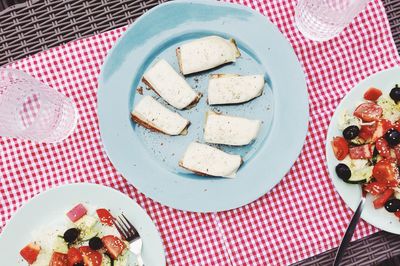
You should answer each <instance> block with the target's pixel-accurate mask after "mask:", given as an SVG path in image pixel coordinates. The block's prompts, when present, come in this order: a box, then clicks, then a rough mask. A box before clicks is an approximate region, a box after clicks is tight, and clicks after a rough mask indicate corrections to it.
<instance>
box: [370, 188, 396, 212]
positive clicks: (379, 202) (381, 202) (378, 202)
mask: <svg viewBox="0 0 400 266" xmlns="http://www.w3.org/2000/svg"><path fill="white" fill-rule="evenodd" d="M392 195H393V189H390V188H389V189H387V190H385V192H383V193H382V194H381V195H380V196H379V197H378V198H376V199H375V200H374V207H375V209H379V208H382V207H383V206H385V203H386V201H388V200H389V199H390V197H391V196H392Z"/></svg>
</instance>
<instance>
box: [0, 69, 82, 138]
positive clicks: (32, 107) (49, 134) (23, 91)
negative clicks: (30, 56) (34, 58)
mask: <svg viewBox="0 0 400 266" xmlns="http://www.w3.org/2000/svg"><path fill="white" fill-rule="evenodd" d="M76 120H77V113H76V111H75V106H74V104H73V102H72V101H71V100H70V99H68V98H67V97H66V96H64V95H63V94H61V93H59V92H58V91H56V90H55V89H52V88H50V87H48V86H46V85H45V84H43V83H41V82H40V81H38V80H36V79H34V78H33V77H31V76H30V75H28V74H26V73H25V72H23V71H20V70H15V69H6V68H0V136H4V137H16V138H21V139H28V140H33V141H38V142H48V143H52V142H58V141H61V140H63V139H65V138H66V137H68V135H69V134H70V133H72V131H73V129H74V128H75V125H76Z"/></svg>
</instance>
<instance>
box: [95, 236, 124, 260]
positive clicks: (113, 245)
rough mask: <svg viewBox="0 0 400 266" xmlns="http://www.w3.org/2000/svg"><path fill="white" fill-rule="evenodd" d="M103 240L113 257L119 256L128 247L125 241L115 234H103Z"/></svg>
mask: <svg viewBox="0 0 400 266" xmlns="http://www.w3.org/2000/svg"><path fill="white" fill-rule="evenodd" d="M101 241H103V245H104V247H105V248H106V249H107V252H108V254H110V256H111V258H113V259H116V258H118V256H119V255H120V254H121V253H122V252H123V251H124V249H125V248H126V245H125V243H124V241H122V240H121V239H119V238H118V237H116V236H113V235H107V236H103V237H102V238H101Z"/></svg>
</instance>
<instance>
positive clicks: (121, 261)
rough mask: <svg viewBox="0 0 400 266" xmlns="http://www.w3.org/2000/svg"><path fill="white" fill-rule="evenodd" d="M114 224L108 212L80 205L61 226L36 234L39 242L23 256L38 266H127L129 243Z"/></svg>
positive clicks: (32, 243) (33, 244)
mask: <svg viewBox="0 0 400 266" xmlns="http://www.w3.org/2000/svg"><path fill="white" fill-rule="evenodd" d="M113 220H114V217H113V216H112V214H111V213H110V212H109V211H108V210H107V209H103V208H100V209H98V208H94V207H93V206H89V205H84V204H82V203H80V204H78V205H76V206H75V207H73V208H72V209H71V210H69V211H68V212H67V213H66V216H65V217H64V218H63V219H62V222H61V223H58V224H57V225H48V226H46V228H44V230H40V232H36V236H34V239H35V240H34V241H33V242H31V243H28V244H27V245H26V246H25V247H24V248H22V249H21V251H20V255H21V257H22V258H23V260H24V261H25V262H27V263H28V264H29V265H34V266H47V265H49V266H111V265H113V266H126V265H128V256H129V252H127V250H128V246H129V243H128V242H126V241H124V240H123V239H122V237H121V235H120V234H119V233H118V230H117V229H116V228H115V226H114V224H113ZM34 235H35V234H34Z"/></svg>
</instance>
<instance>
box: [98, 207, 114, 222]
mask: <svg viewBox="0 0 400 266" xmlns="http://www.w3.org/2000/svg"><path fill="white" fill-rule="evenodd" d="M96 213H97V216H99V220H100V222H101V223H102V224H105V225H109V226H112V225H113V224H114V223H113V221H114V220H115V218H114V217H113V216H112V215H111V213H110V212H109V211H108V210H106V209H98V210H96Z"/></svg>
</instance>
